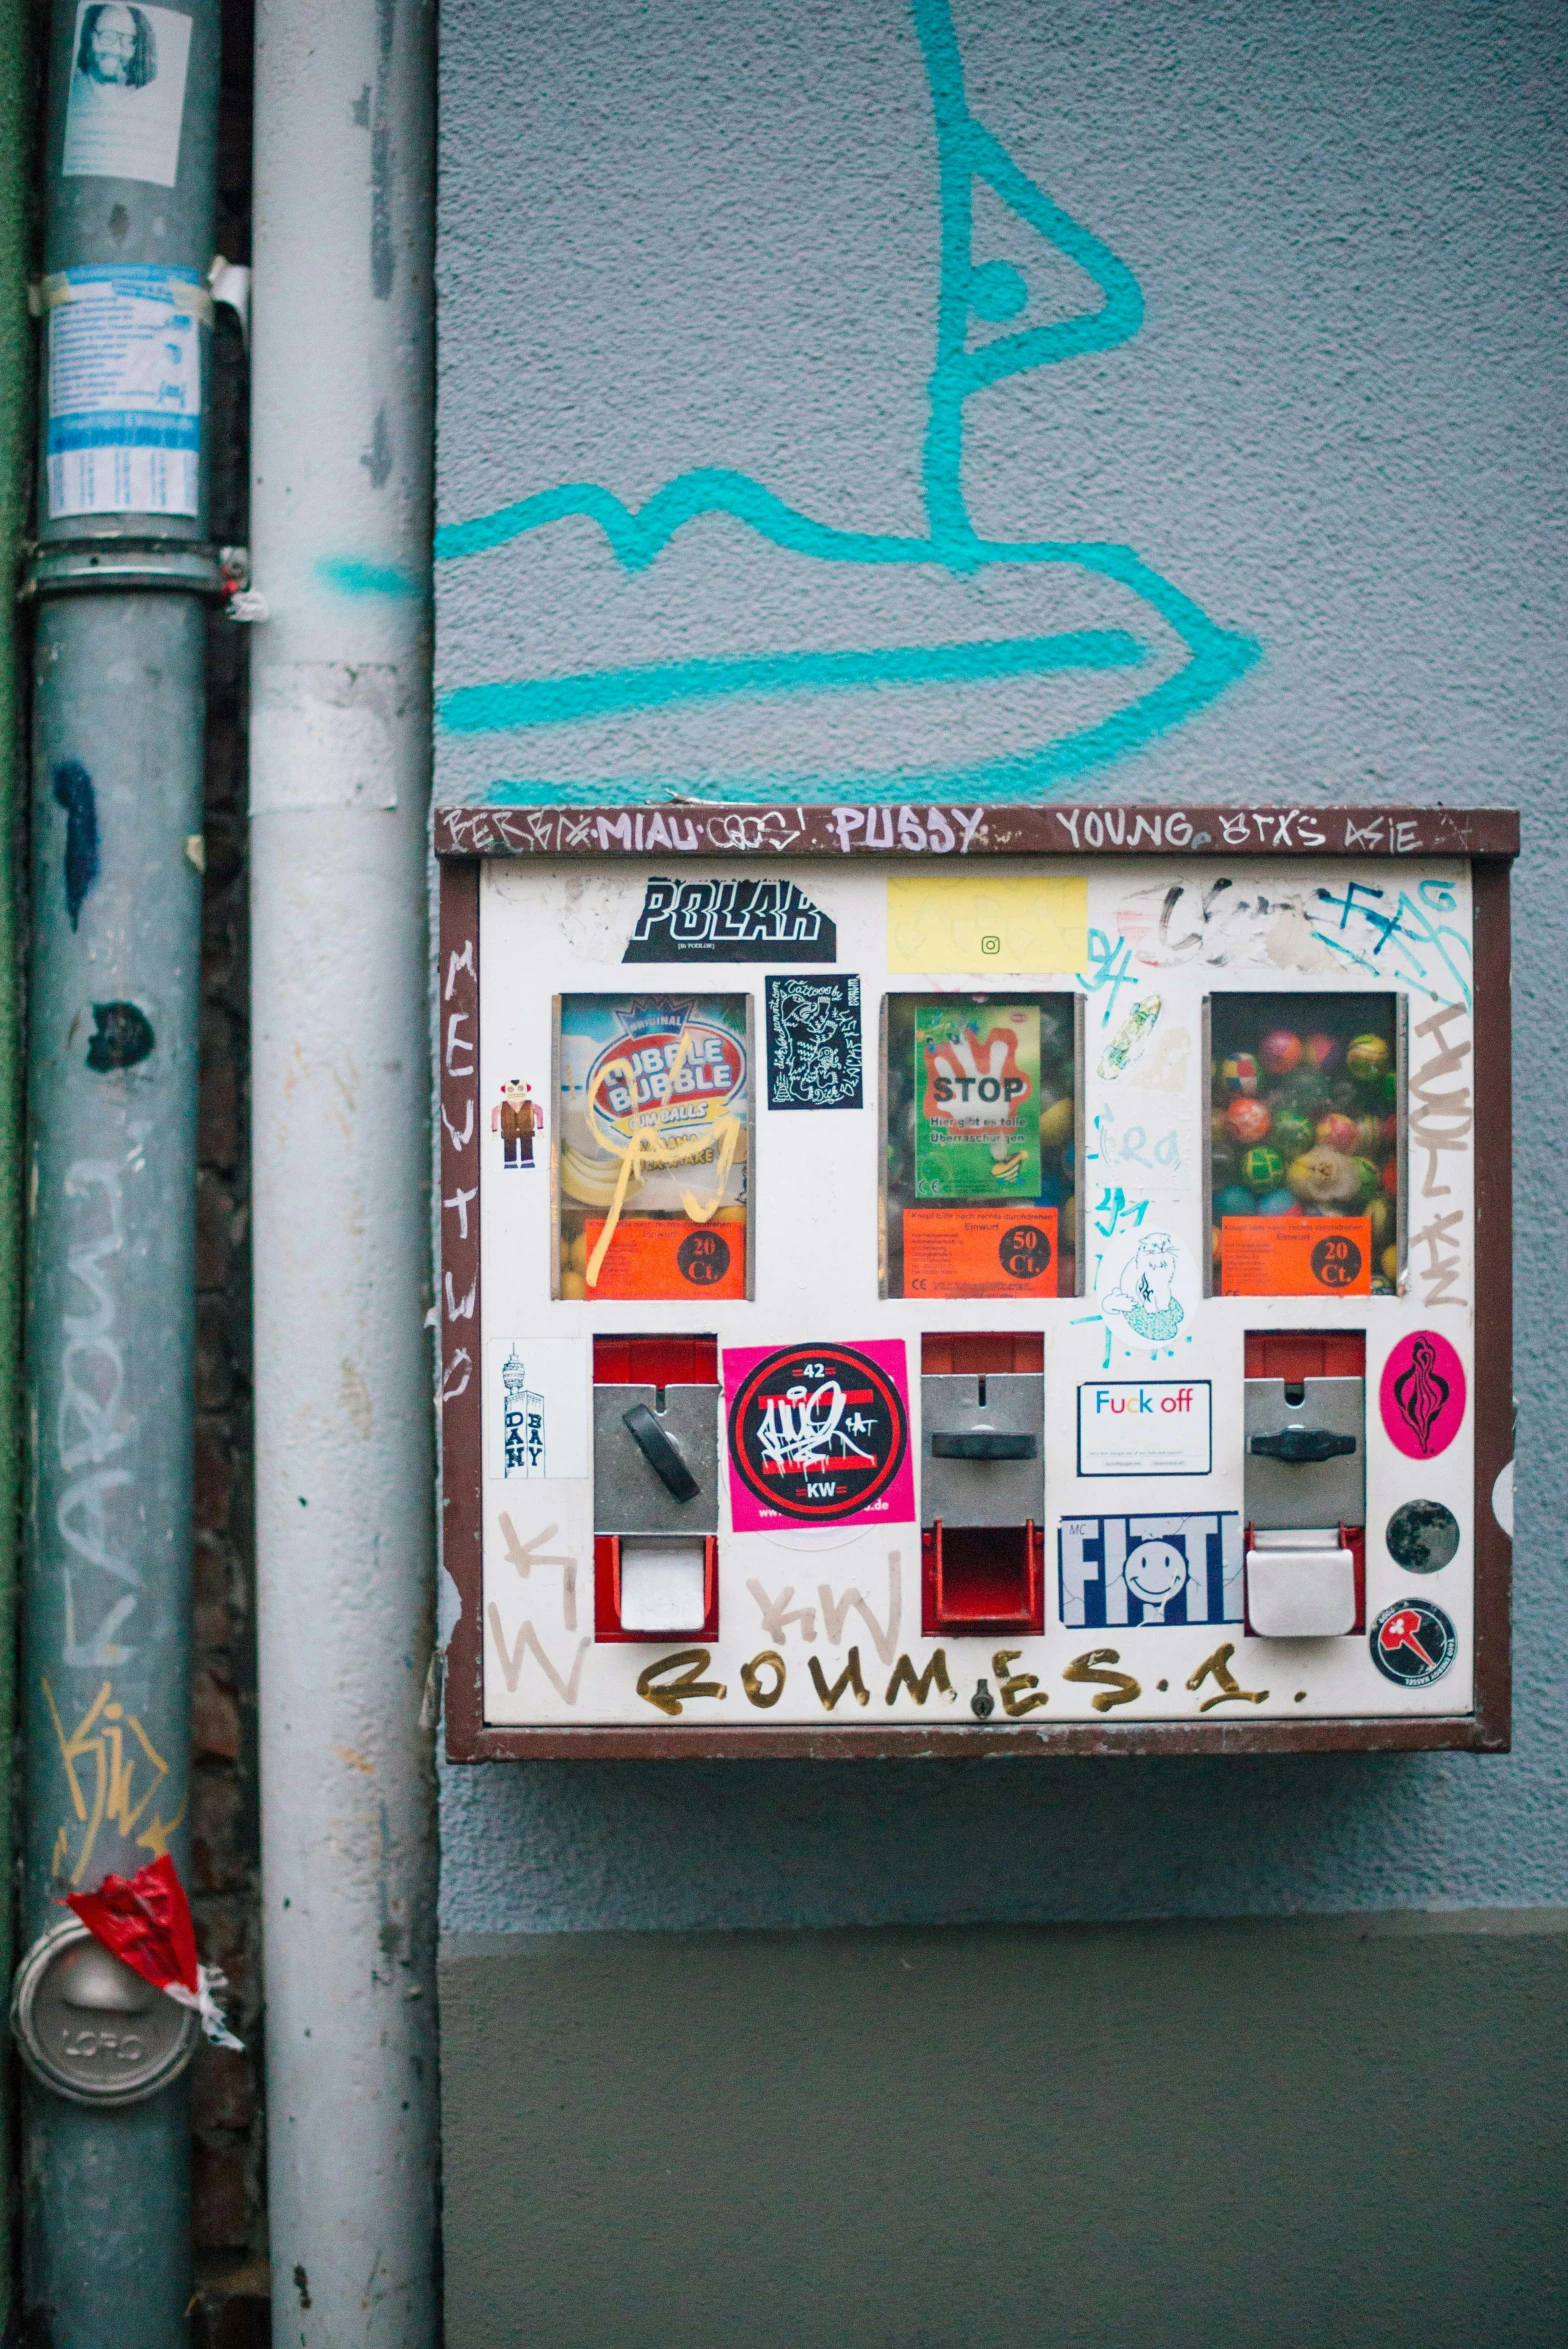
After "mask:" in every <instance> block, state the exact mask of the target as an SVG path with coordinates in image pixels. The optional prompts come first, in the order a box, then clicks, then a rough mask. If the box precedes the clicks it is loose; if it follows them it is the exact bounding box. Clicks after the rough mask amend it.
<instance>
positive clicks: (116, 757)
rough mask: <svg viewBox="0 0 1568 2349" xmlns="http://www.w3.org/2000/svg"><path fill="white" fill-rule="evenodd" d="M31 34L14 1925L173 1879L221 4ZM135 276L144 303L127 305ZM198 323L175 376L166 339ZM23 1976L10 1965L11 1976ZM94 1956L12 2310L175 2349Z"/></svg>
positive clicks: (181, 2049) (186, 1695)
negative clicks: (156, 443) (42, 98)
mask: <svg viewBox="0 0 1568 2349" xmlns="http://www.w3.org/2000/svg"><path fill="white" fill-rule="evenodd" d="M49 38H50V51H49V107H48V128H47V140H48V144H47V183H46V184H47V197H46V215H45V253H44V267H45V272H46V274H45V277H44V281H43V288H42V295H43V314H44V333H43V380H44V385H45V391H44V400H43V413H44V415H45V417H46V418H47V419H49V430H48V432H47V434H46V435H45V448H44V450H43V452H42V462H41V466H40V485H39V504H38V515H39V521H38V541H39V543H38V547H37V551H36V554H35V556H34V560H33V564H32V569H31V585H32V589H33V591H34V593H35V594H36V596H37V599H38V603H37V633H36V661H35V668H36V698H35V704H34V759H33V766H34V794H33V818H32V837H33V897H32V905H33V936H32V951H31V966H30V1065H29V1157H28V1181H29V1206H30V1226H29V1236H28V1292H29V1293H28V1310H27V1354H26V1379H27V1406H28V1415H29V1426H30V1442H31V1464H30V1467H31V1475H30V1490H29V1496H28V1510H27V1554H26V1566H25V1586H24V1592H25V1621H24V1646H23V1672H24V1690H25V1698H24V1718H25V1734H26V1768H27V1820H26V1834H25V1859H24V1876H23V1901H22V1929H23V1935H24V1939H27V1940H34V1937H38V1936H42V1935H43V1934H44V1933H45V1932H46V1931H47V1929H48V1928H49V1927H51V1926H58V1925H59V1924H60V1923H61V1921H62V1915H63V1912H62V1911H61V1909H60V1908H59V1907H58V1906H56V1905H55V1904H56V1902H57V1899H58V1897H59V1895H60V1894H61V1893H63V1892H64V1891H65V1890H67V1889H70V1888H73V1887H76V1886H86V1887H92V1886H95V1885H97V1884H98V1883H99V1882H100V1881H101V1879H102V1878H103V1876H104V1875H105V1873H106V1872H107V1871H109V1870H111V1869H113V1870H117V1871H119V1872H121V1873H123V1874H132V1873H134V1872H135V1870H136V1869H138V1868H139V1867H142V1866H143V1865H145V1864H146V1862H147V1861H148V1860H149V1859H151V1858H153V1857H155V1856H157V1854H159V1853H160V1852H162V1851H163V1850H165V1849H166V1850H168V1851H169V1852H170V1853H171V1854H172V1855H173V1858H174V1860H175V1863H176V1865H177V1867H178V1868H179V1871H180V1874H181V1877H182V1880H184V1881H185V1882H186V1883H187V1884H188V1883H189V1859H190V1848H189V1845H190V1824H189V1820H190V1813H189V1776H188V1768H187V1752H188V1747H189V1742H190V1551H191V1474H192V1459H191V1451H192V1364H193V1352H194V1316H195V1304H194V1237H195V1229H194V1227H195V1214H194V1210H195V1184H196V1081H197V1001H198V979H199V969H200V921H201V875H200V863H201V840H200V832H201V782H202V733H203V703H204V659H203V653H204V642H205V634H206V612H205V607H204V603H203V596H204V594H208V593H210V592H211V591H212V590H213V589H214V588H215V587H216V586H217V584H218V568H217V564H216V562H215V560H214V557H213V554H212V551H211V549H210V548H209V547H208V546H207V545H206V543H205V542H206V529H207V506H206V472H207V459H206V451H205V448H204V447H203V448H202V449H201V451H200V454H199V457H198V460H197V464H196V473H197V475H198V477H199V478H198V485H197V487H196V489H195V492H194V494H187V490H186V488H185V486H184V485H185V484H187V483H188V479H189V477H188V475H187V473H186V472H185V469H184V466H185V452H184V451H183V450H181V449H180V448H178V447H163V448H159V449H158V450H156V451H155V452H154V454H153V455H148V454H146V449H147V444H148V442H149V440H152V439H157V440H162V441H164V442H177V441H178V440H179V439H180V437H181V433H182V431H183V430H185V428H183V427H180V426H178V425H163V424H160V423H158V422H157V420H156V416H149V415H148V414H146V413H145V412H143V413H141V415H140V419H139V421H137V422H135V423H132V424H117V423H116V422H115V421H114V420H113V419H114V418H115V417H116V416H120V417H123V416H126V415H129V414H131V413H133V412H135V411H137V410H138V406H139V403H140V402H142V401H143V400H146V399H152V398H158V399H159V400H160V402H161V412H162V413H164V414H168V415H172V414H173V413H174V412H175V411H176V410H177V409H180V408H181V407H183V408H184V409H185V410H187V411H188V410H189V408H190V406H191V400H190V390H189V387H190V385H191V383H192V381H193V380H199V382H200V384H201V387H202V396H201V408H202V410H203V411H205V408H206V406H207V396H206V395H207V386H208V384H209V382H210V361H211V334H210V332H209V328H208V321H210V317H211V307H210V301H209V299H208V296H207V292H206V276H207V270H208V266H209V264H210V262H211V260H212V237H213V203H214V175H215V160H216V134H217V102H218V75H219V7H218V0H160V9H159V11H158V12H157V13H156V14H151V15H149V13H148V12H146V11H142V12H137V11H134V10H131V9H128V8H120V7H106V8H104V9H101V10H99V9H90V10H88V11H87V12H86V13H85V16H83V15H81V14H79V13H78V9H77V6H76V0H55V5H54V8H53V12H52V19H51V30H50V36H49ZM94 40H96V42H97V46H96V47H95V48H93V50H92V53H91V56H90V57H88V55H87V45H88V44H89V43H90V42H91V41H94ZM182 76H183V101H181V99H180V96H179V92H178V87H177V85H178V83H179V81H180V79H181V78H182ZM133 173H134V174H136V175H138V176H132V174H133ZM171 182H172V184H167V183H171ZM165 271H167V272H173V273H174V275H173V276H172V277H170V278H164V277H163V276H162V275H160V274H159V273H161V272H165ZM105 272H117V273H118V274H117V275H109V276H106V275H105V274H104V273H105ZM95 273H96V274H95ZM106 286H107V287H108V288H109V291H108V292H107V293H104V292H102V291H101V290H100V289H102V288H104V287H106ZM133 294H134V295H135V296H136V297H137V298H138V299H140V300H141V301H142V302H143V303H145V304H152V305H155V306H154V307H152V308H151V309H149V308H146V307H144V308H142V309H140V310H133V308H132V307H131V297H132V296H133ZM89 305H92V306H91V307H89ZM136 320H140V321H142V322H143V323H146V322H147V321H149V320H151V321H153V322H155V323H156V324H157V331H156V332H153V333H150V334H149V335H148V336H147V338H146V339H145V340H144V341H142V342H141V343H140V344H139V345H137V346H136V347H137V348H138V349H139V351H140V361H141V372H140V374H138V372H137V368H136V366H135V365H133V364H132V363H131V357H130V353H131V347H132V346H131V345H129V344H127V343H126V342H125V341H124V340H123V330H124V329H126V328H127V327H128V326H131V325H133V324H134V322H135V321H136ZM133 341H134V337H133ZM191 344H194V345H195V346H196V361H195V370H196V371H195V375H194V378H193V373H192V368H191V365H190V362H189V361H188V360H182V359H181V358H180V356H179V354H180V353H181V352H182V351H185V350H186V349H187V347H188V346H189V345H191ZM51 357H52V360H53V365H52V367H51ZM138 384H140V385H141V387H142V388H141V389H140V390H138V388H137V386H138ZM180 384H183V385H184V386H185V387H186V388H185V391H184V392H183V393H181V392H180V391H179V390H178V389H177V388H175V387H177V386H178V385H180ZM158 385H167V386H168V387H170V388H168V389H166V390H165V391H164V392H163V393H161V394H158V393H157V392H156V390H155V389H153V390H149V388H148V387H149V386H151V387H157V386H158ZM51 403H52V404H51ZM185 436H186V438H189V434H188V431H186V435H185ZM198 438H204V436H202V435H200V433H198ZM84 445H86V446H87V447H89V448H90V449H91V463H92V471H93V481H94V482H95V483H96V488H91V487H90V486H89V483H88V478H87V465H86V461H85V460H84V459H83V458H82V457H81V456H80V455H79V453H78V452H79V451H80V450H81V449H82V447H83V446H84ZM116 448H118V449H119V450H120V451H121V452H122V454H120V455H118V456H117V455H116V454H115V450H116ZM123 452H129V453H128V454H127V453H123ZM62 459H63V461H62ZM160 500H166V501H167V503H161V502H160ZM73 506H74V507H76V508H77V509H78V510H77V511H75V512H72V511H70V510H69V509H70V508H71V507H73ZM182 506H184V507H194V511H184V512H182V511H180V510H179V509H180V508H181V507H182ZM154 509H156V510H154ZM70 1929H71V1928H70V1925H69V1922H67V1924H66V1930H67V1931H69V1930H70ZM35 1947H36V1942H35ZM63 1962H64V1961H63V1960H62V1959H60V1958H58V1957H57V1958H56V1960H55V1963H56V1964H57V1965H60V1964H63ZM89 1972H91V1969H86V1970H84V1974H83V1977H82V1978H81V1980H79V1981H78V1983H77V1987H78V1989H81V1981H82V1980H85V1979H86V1974H87V1973H89ZM27 1973H28V1969H27V1961H26V1960H24V1963H23V1967H22V1970H21V1972H20V1973H19V1976H18V1981H19V1984H20V1983H22V1982H24V1981H25V1980H26V1979H27ZM122 1975H123V1977H124V1978H123V1980H122V1979H119V1977H120V1976H122ZM56 1979H57V1980H59V1979H63V1977H57V1978H56ZM92 1981H93V1984H94V1985H95V1986H94V1987H93V1988H92V1989H91V1991H90V1993H89V1991H88V1990H85V1989H83V1990H82V1992H81V1994H82V1997H83V1999H84V2001H85V2003H83V2004H81V2005H79V2006H78V2005H74V2004H66V2005H65V2006H63V2007H61V2006H56V2007H55V2008H54V2009H53V2011H52V2014H48V2015H46V2013H45V2007H44V2006H43V2005H42V2004H41V2005H40V2006H39V2007H38V2008H37V2009H36V2010H35V2012H36V2013H37V2014H38V2015H39V2017H40V2018H42V2019H41V2020H40V2021H39V2023H38V2029H39V2030H40V2031H41V2032H42V2033H43V2038H44V2041H46V2042H47V2044H46V2045H44V2047H43V2052H44V2054H45V2055H47V2056H50V2057H51V2060H53V2059H58V2061H59V2063H60V2065H61V2066H62V2068H63V2070H64V2072H65V2073H67V2074H68V2075H69V2076H70V2078H71V2080H72V2081H73V2082H74V2086H73V2087H72V2088H71V2090H70V2094H71V2095H72V2096H74V2097H75V2098H76V2099H78V2100H77V2101H69V2100H68V2099H67V2097H66V2096H64V2095H62V2094H60V2093H58V2092H56V2091H55V2090H54V2089H51V2088H49V2087H45V2086H43V2085H41V2084H39V2082H38V2081H36V2080H31V2079H30V2080H29V2081H28V2083H27V2100H26V2108H25V2110H26V2118H25V2134H24V2161H23V2184H24V2210H25V2293H26V2302H27V2308H28V2314H29V2320H30V2323H31V2325H33V2326H35V2327H36V2328H37V2330H38V2334H39V2337H40V2338H45V2339H48V2340H49V2341H50V2343H51V2344H52V2349H103V2345H104V2344H105V2343H107V2342H114V2343H115V2344H116V2345H117V2349H176V2345H178V2344H183V2343H185V2341H186V2339H187V2333H188V2327H187V2313H186V2312H187V2306H188V2303H189V2300H190V2220H189V2174H190V2150H189V2147H190V2131H189V2111H188V2096H187V2093H186V2089H185V2085H184V2083H183V2081H182V2080H179V2079H176V2081H175V2083H174V2084H173V2085H172V2086H167V2085H166V2086H163V2087H161V2088H160V2089H158V2090H157V2092H156V2093H154V2094H152V2095H150V2096H148V2097H145V2098H143V2099H142V2100H140V2101H135V2102H129V2103H119V2102H111V2101H109V2100H110V2099H114V2098H116V2097H119V2096H122V2095H123V2094H124V2093H125V2091H126V2088H127V2085H128V2084H130V2085H134V2083H135V2081H136V2080H137V2079H138V2078H139V2077H142V2076H143V2075H144V2074H146V2073H148V2072H149V2071H150V2069H151V2066H150V2064H149V2051H151V2053H152V2054H154V2055H156V2053H157V2051H158V2050H159V2049H160V2048H162V2050H163V2052H164V2055H165V2056H166V2057H168V2058H170V2059H171V2060H172V2061H175V2062H177V2061H178V2060H179V2059H180V2057H181V2056H183V2055H184V2053H185V2052H186V2050H187V2049H188V2048H189V2046H190V2045H191V2043H192V2034H191V2033H190V2031H189V2029H188V2026H187V2023H186V2022H185V2021H184V2020H181V2021H179V2022H178V2023H171V2021H170V2018H171V2017H172V2018H182V2017H183V2010H181V2009H179V2008H176V2007H174V2006H173V2003H172V2002H171V2001H169V2000H166V1999H163V1998H162V1996H161V1994H160V1993H156V1992H154V1993H151V1994H150V1998H139V1993H140V1990H141V1986H140V1985H138V1984H137V1983H136V1981H135V1979H134V1977H131V1976H129V1975H128V1974H127V1973H125V1970H124V1969H119V1968H117V1967H115V1968H109V1969H107V1970H106V1969H105V1968H104V1967H103V1966H102V1965H100V1966H99V1967H98V1968H97V1970H96V1973H94V1974H93V1975H92ZM165 2010H166V2011H165ZM182 2033H183V2036H182ZM56 2040H58V2042H59V2044H58V2045H55V2044H54V2042H55V2041H56ZM25 2044H26V2042H25V2039H24V2045H25ZM138 2051H139V2052H138ZM29 2337H31V2334H29Z"/></svg>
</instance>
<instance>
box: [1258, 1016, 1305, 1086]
mask: <svg viewBox="0 0 1568 2349" xmlns="http://www.w3.org/2000/svg"><path fill="white" fill-rule="evenodd" d="M1258 1058H1259V1060H1261V1061H1262V1063H1263V1065H1264V1067H1265V1068H1266V1069H1267V1070H1268V1072H1269V1075H1270V1076H1271V1077H1288V1076H1289V1074H1290V1072H1291V1070H1292V1069H1293V1068H1294V1067H1295V1066H1296V1065H1297V1063H1298V1062H1299V1060H1300V1058H1301V1038H1300V1037H1299V1036H1297V1035H1295V1034H1293V1033H1292V1031H1291V1030H1290V1029H1289V1028H1270V1030H1269V1032H1268V1034H1267V1035H1266V1036H1265V1037H1264V1038H1263V1040H1262V1042H1261V1043H1260V1044H1259V1046H1258Z"/></svg>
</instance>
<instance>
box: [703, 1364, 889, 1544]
mask: <svg viewBox="0 0 1568 2349" xmlns="http://www.w3.org/2000/svg"><path fill="white" fill-rule="evenodd" d="M729 1435H730V1457H731V1459H732V1460H733V1461H734V1463H735V1467H736V1470H737V1471H738V1473H739V1475H740V1476H741V1478H742V1479H743V1481H744V1482H745V1484H746V1485H747V1487H748V1488H749V1489H750V1491H751V1492H752V1493H754V1494H755V1496H756V1498H757V1499H758V1500H759V1501H760V1502H761V1503H762V1504H763V1506H764V1507H765V1508H768V1509H776V1510H777V1511H778V1512H779V1514H780V1515H781V1516H783V1517H793V1518H795V1519H796V1520H797V1521H798V1522H799V1523H801V1524H803V1525H831V1524H833V1523H835V1521H836V1520H837V1519H839V1518H841V1517H852V1516H854V1515H855V1514H856V1512H857V1511H859V1510H861V1509H865V1508H867V1507H869V1506H870V1505H871V1503H873V1502H874V1501H875V1500H876V1499H877V1497H878V1495H879V1494H881V1493H884V1492H886V1490H887V1488H888V1486H889V1485H890V1484H891V1483H892V1481H893V1479H894V1477H895V1476H896V1475H897V1474H898V1471H899V1469H900V1468H901V1467H902V1465H903V1460H904V1454H905V1452H906V1451H907V1450H908V1448H909V1420H908V1415H907V1414H906V1412H905V1409H904V1402H903V1397H902V1396H901V1395H900V1394H899V1391H898V1389H897V1387H896V1386H895V1385H894V1383H893V1381H892V1379H891V1378H890V1377H889V1376H888V1373H887V1372H886V1371H885V1370H883V1369H882V1367H881V1366H880V1364H878V1363H876V1362H873V1361H872V1360H871V1359H870V1358H869V1356H867V1355H865V1354H857V1353H855V1352H854V1351H853V1349H852V1348H850V1347H848V1346H786V1347H783V1348H781V1349H780V1351H779V1352H778V1353H776V1354H769V1355H768V1356H766V1358H765V1359H764V1360H763V1361H761V1362H759V1363H758V1364H757V1365H756V1367H755V1368H754V1369H753V1370H752V1371H751V1373H750V1375H749V1376H748V1377H747V1379H746V1381H745V1384H744V1385H743V1386H742V1387H741V1389H740V1391H739V1393H738V1394H737V1395H736V1397H735V1400H734V1402H733V1403H732V1404H731V1405H730V1422H729Z"/></svg>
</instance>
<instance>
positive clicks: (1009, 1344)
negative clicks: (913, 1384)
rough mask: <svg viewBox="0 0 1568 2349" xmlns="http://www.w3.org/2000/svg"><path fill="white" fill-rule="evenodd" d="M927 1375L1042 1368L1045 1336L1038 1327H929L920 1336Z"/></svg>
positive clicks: (972, 1374)
mask: <svg viewBox="0 0 1568 2349" xmlns="http://www.w3.org/2000/svg"><path fill="white" fill-rule="evenodd" d="M920 1368H921V1372H922V1374H923V1375H924V1376H925V1377H926V1378H943V1377H946V1378H991V1377H996V1376H1000V1375H1002V1374H1003V1373H1005V1372H1007V1371H1029V1370H1043V1369H1044V1368H1045V1336H1044V1333H1043V1332H1042V1331H1040V1330H1037V1329H1019V1330H1008V1329H992V1330H948V1329H928V1330H927V1331H926V1332H925V1335H924V1336H923V1337H922V1338H921V1340H920Z"/></svg>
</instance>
